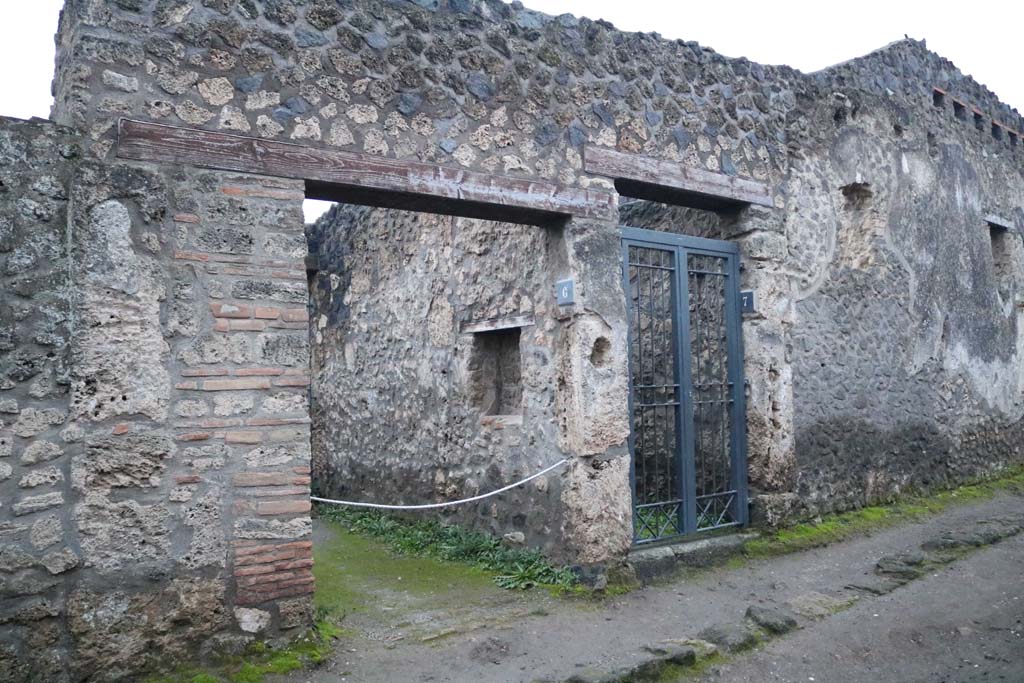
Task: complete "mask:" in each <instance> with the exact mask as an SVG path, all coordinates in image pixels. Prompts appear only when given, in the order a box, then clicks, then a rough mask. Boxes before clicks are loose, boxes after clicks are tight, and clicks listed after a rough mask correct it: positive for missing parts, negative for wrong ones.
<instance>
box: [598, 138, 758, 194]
mask: <svg viewBox="0 0 1024 683" xmlns="http://www.w3.org/2000/svg"><path fill="white" fill-rule="evenodd" d="M583 169H584V170H585V171H586V172H587V173H593V174H595V175H601V176H605V177H608V178H613V179H615V180H616V181H623V182H624V183H625V184H626V185H627V186H632V187H634V188H635V187H636V186H639V185H647V186H650V187H651V188H664V190H665V191H666V192H667V193H670V194H672V195H674V196H681V195H692V196H694V197H695V198H697V202H696V204H698V205H700V204H703V205H712V204H714V203H715V202H716V201H718V202H721V203H723V204H730V203H731V204H758V205H760V206H773V202H772V197H771V191H770V190H769V188H768V185H767V184H765V183H761V182H757V181H755V180H745V179H743V178H736V177H734V176H729V175H726V174H724V173H712V172H711V171H706V170H704V169H701V168H692V167H690V166H684V165H683V164H681V163H678V162H673V161H665V160H663V159H655V158H652V157H645V156H640V155H638V154H627V153H626V152H619V151H617V150H614V149H608V148H606V147H598V146H596V145H587V146H586V148H585V149H584V152H583ZM650 194H651V193H650V192H647V193H645V195H646V196H643V197H641V199H650V198H652V197H651V196H650Z"/></svg>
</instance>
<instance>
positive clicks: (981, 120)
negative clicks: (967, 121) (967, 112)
mask: <svg viewBox="0 0 1024 683" xmlns="http://www.w3.org/2000/svg"><path fill="white" fill-rule="evenodd" d="M974 127H975V128H977V129H978V130H985V115H984V114H982V113H981V112H980V111H976V112H974Z"/></svg>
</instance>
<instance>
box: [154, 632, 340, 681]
mask: <svg viewBox="0 0 1024 683" xmlns="http://www.w3.org/2000/svg"><path fill="white" fill-rule="evenodd" d="M340 635H341V629H339V628H338V627H336V626H334V625H332V624H330V623H329V622H327V621H319V622H317V624H316V626H314V627H313V628H312V629H310V630H309V631H308V632H306V633H305V634H303V635H302V636H300V637H298V638H296V639H295V640H293V641H292V642H291V643H289V644H288V645H287V646H285V647H282V648H274V647H271V646H269V645H267V644H266V643H264V642H261V641H256V642H253V643H251V644H250V645H249V647H248V648H246V651H245V652H244V653H243V654H241V655H226V656H223V657H221V658H219V659H218V660H217V661H216V662H215V663H213V664H212V665H210V666H206V667H193V666H182V667H179V668H178V669H176V670H174V671H172V672H169V673H163V674H158V675H155V676H150V677H149V678H146V679H145V683H263V680H264V677H265V676H266V675H267V674H286V673H289V672H291V671H296V670H298V669H301V668H303V667H308V666H316V665H317V664H319V663H320V662H322V661H323V660H324V659H325V658H326V657H327V655H328V654H330V653H331V650H332V642H331V641H333V640H334V639H336V638H338V637H339V636H340Z"/></svg>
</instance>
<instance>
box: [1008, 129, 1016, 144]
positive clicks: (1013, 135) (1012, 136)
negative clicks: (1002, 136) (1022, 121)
mask: <svg viewBox="0 0 1024 683" xmlns="http://www.w3.org/2000/svg"><path fill="white" fill-rule="evenodd" d="M1007 137H1009V138H1010V147H1016V146H1017V134H1016V133H1014V132H1013V131H1012V130H1011V131H1010V132H1009V133H1007Z"/></svg>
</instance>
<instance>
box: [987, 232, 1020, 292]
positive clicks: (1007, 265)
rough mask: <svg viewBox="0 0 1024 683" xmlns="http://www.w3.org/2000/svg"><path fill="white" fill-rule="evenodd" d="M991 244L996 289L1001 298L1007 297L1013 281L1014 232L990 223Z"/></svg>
mask: <svg viewBox="0 0 1024 683" xmlns="http://www.w3.org/2000/svg"><path fill="white" fill-rule="evenodd" d="M988 236H989V242H990V243H991V246H992V267H993V271H994V273H995V278H996V287H997V288H998V290H999V294H1000V295H1001V296H1004V297H1005V296H1006V295H1007V294H1009V291H1010V284H1011V282H1012V281H1013V280H1012V278H1013V249H1012V246H1013V242H1012V240H1013V237H1014V232H1013V231H1011V230H1008V229H1007V227H1006V226H1005V225H1002V224H1000V223H993V222H991V221H990V222H989V224H988Z"/></svg>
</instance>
